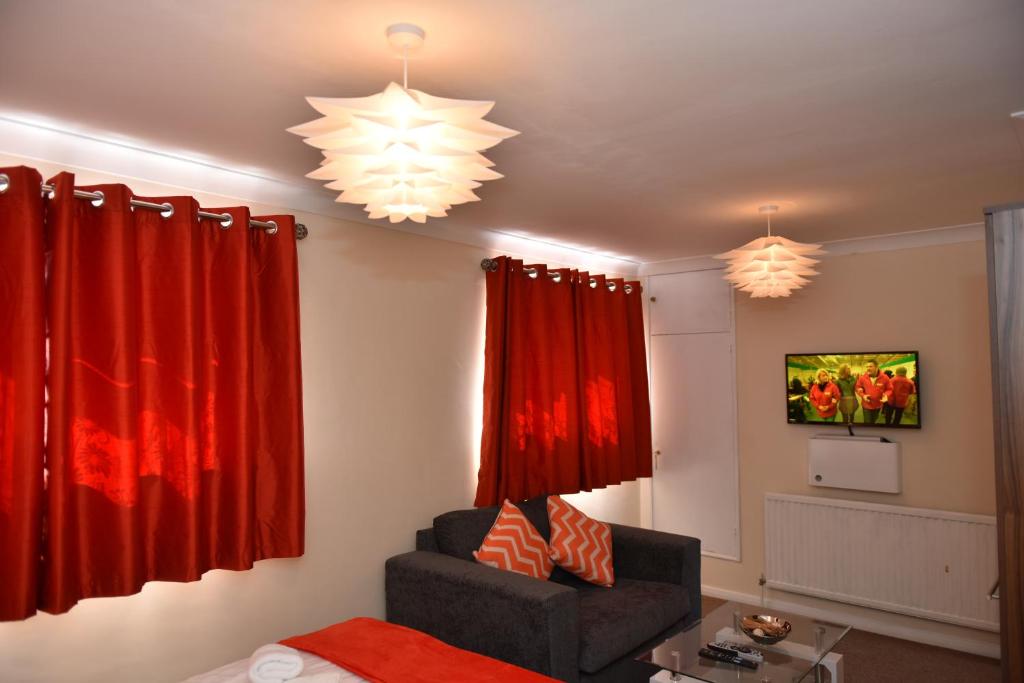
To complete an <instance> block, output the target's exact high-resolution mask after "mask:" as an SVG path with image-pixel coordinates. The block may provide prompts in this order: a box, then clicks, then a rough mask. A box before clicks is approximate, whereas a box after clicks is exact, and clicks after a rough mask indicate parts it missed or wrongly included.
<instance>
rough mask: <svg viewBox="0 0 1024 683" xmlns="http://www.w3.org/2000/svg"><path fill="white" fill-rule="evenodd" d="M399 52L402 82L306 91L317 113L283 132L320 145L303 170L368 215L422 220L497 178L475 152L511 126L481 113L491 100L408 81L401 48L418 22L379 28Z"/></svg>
mask: <svg viewBox="0 0 1024 683" xmlns="http://www.w3.org/2000/svg"><path fill="white" fill-rule="evenodd" d="M387 35H388V40H389V41H390V42H391V45H392V47H394V48H395V49H397V50H400V51H401V54H402V59H403V85H398V84H397V83H390V84H388V87H387V88H385V89H384V92H381V93H377V94H376V95H370V96H369V97H343V98H330V97H308V98H306V100H307V101H308V102H309V103H310V104H311V105H312V106H313V108H314V109H316V110H317V111H318V112H320V113H321V114H323V117H322V118H319V119H316V120H315V121H310V122H309V123H305V124H303V125H301V126H295V127H293V128H289V129H288V132H290V133H295V134H296V135H301V136H302V137H304V138H306V140H305V142H306V144H308V145H312V146H313V147H318V148H319V149H322V150H323V154H324V160H323V161H321V162H320V168H318V169H317V170H315V171H313V172H312V173H309V174H307V176H306V177H308V178H314V179H316V180H327V181H330V182H328V183H327V184H326V186H327V187H328V188H330V189H332V190H341V194H340V195H339V196H338V199H337V201H339V202H348V203H350V204H365V205H366V207H365V211H366V212H367V213H369V217H370V218H385V217H387V218H389V219H390V220H391V222H392V223H399V222H401V221H404V220H405V219H406V218H410V219H412V220H414V221H416V222H417V223H424V222H426V220H427V217H428V216H431V217H434V218H440V217H442V216H446V215H448V210H449V209H450V208H452V206H454V205H456V204H463V203H465V202H475V201H479V200H480V198H479V197H478V196H477V195H476V194H475V193H474V192H473V190H474V189H476V188H478V187H480V184H481V181H484V180H495V179H497V178H501V177H502V176H501V174H500V173H496V172H495V171H493V170H491V167H492V166H494V163H493V162H491V161H490V160H489V159H487V157H485V156H483V155H482V154H480V152H482V151H483V150H485V149H489V148H491V147H493V146H495V145H497V144H498V143H499V142H501V141H502V140H504V139H506V138H510V137H512V136H513V135H518V134H519V132H518V131H514V130H512V129H510V128H505V127H503V126H499V125H497V124H494V123H490V122H489V121H484V119H483V117H484V116H486V115H487V113H488V112H489V111H490V110H491V108H492V107H493V106H494V102H480V101H475V100H451V99H447V98H444V97H433V96H432V95H428V94H426V93H424V92H421V91H419V90H410V89H409V87H408V85H409V84H408V80H409V76H408V74H409V68H408V55H409V51H410V50H416V49H418V48H419V47H420V46H422V44H423V38H424V36H425V33H424V32H423V29H421V28H420V27H418V26H414V25H412V24H395V25H394V26H391V27H389V28H388V30H387Z"/></svg>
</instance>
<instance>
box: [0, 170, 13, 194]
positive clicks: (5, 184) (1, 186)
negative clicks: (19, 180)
mask: <svg viewBox="0 0 1024 683" xmlns="http://www.w3.org/2000/svg"><path fill="white" fill-rule="evenodd" d="M10 186H11V177H10V176H9V175H7V174H6V173H0V194H3V193H4V192H7V188H9V187H10Z"/></svg>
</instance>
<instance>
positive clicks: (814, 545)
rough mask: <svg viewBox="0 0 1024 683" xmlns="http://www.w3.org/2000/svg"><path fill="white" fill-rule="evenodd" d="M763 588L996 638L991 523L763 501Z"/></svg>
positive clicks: (836, 503)
mask: <svg viewBox="0 0 1024 683" xmlns="http://www.w3.org/2000/svg"><path fill="white" fill-rule="evenodd" d="M764 508H765V509H764V512H765V523H764V529H765V531H764V533H765V538H764V544H765V576H766V578H767V579H768V586H770V587H772V588H778V589H780V590H785V591H790V592H793V593H803V594H805V595H813V596H816V597H820V598H827V599H830V600H838V601H840V602H848V603H851V604H854V605H863V606H865V607H874V608H876V609H881V610H886V611H889V612H900V613H902V614H910V615H912V616H915V617H923V618H925V619H935V620H937V621H945V622H949V623H952V624H960V625H963V626H972V627H974V628H980V629H985V630H988V631H998V630H999V603H998V602H997V601H994V600H989V599H988V591H989V590H990V589H991V588H992V584H993V583H994V582H995V580H996V577H997V576H998V571H999V570H998V566H997V552H998V550H997V547H996V521H995V518H994V517H987V516H983V515H968V514H962V513H958V512H945V511H941V510H924V509H920V508H908V507H900V506H898V505H879V504H875V503H860V502H855V501H849V500H833V499H829V498H812V497H808V496H789V495H781V494H776V493H769V494H765V499H764Z"/></svg>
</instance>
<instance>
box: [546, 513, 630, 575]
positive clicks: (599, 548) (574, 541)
mask: <svg viewBox="0 0 1024 683" xmlns="http://www.w3.org/2000/svg"><path fill="white" fill-rule="evenodd" d="M548 521H549V522H550V523H551V540H550V544H551V559H552V560H554V561H555V564H557V565H558V566H559V567H561V568H563V569H565V570H566V571H569V572H572V573H573V574H575V575H576V576H578V577H580V578H581V579H583V580H584V581H589V582H590V583H595V584H597V585H598V586H605V587H611V586H612V585H613V584H614V583H615V570H614V568H613V566H612V529H611V527H610V526H608V525H607V524H605V523H604V522H599V521H597V520H596V519H591V518H590V517H587V516H586V515H585V514H583V513H582V512H580V511H579V510H577V509H576V508H574V507H573V506H572V505H569V504H568V503H566V502H565V501H564V500H562V499H561V498H560V497H559V496H550V497H548Z"/></svg>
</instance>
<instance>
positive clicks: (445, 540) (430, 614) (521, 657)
mask: <svg viewBox="0 0 1024 683" xmlns="http://www.w3.org/2000/svg"><path fill="white" fill-rule="evenodd" d="M546 501H547V499H546V497H540V498H534V499H531V500H528V501H525V502H523V503H518V504H517V505H518V507H519V508H520V509H521V510H522V511H523V513H524V514H525V515H526V517H527V518H528V519H529V520H530V522H531V523H532V524H533V525H534V526H535V527H536V528H537V530H538V531H539V532H540V533H541V534H542V535H543V536H544V538H545V539H549V538H550V536H551V530H550V526H549V524H548V517H547V505H546ZM497 515H498V508H497V507H490V508H481V509H477V510H456V511H454V512H447V513H445V514H443V515H440V516H439V517H436V518H435V519H434V525H433V527H432V528H430V529H422V530H420V531H417V532H416V551H414V552H409V553H405V554H402V555H396V556H395V557H392V558H390V559H389V560H388V561H387V563H386V565H385V584H386V595H387V619H388V621H390V622H393V623H396V624H402V625H404V626H409V627H411V628H415V629H418V630H420V631H424V632H426V633H429V634H431V635H433V636H435V637H437V638H440V639H441V640H443V641H445V642H447V643H449V644H451V645H455V646H457V647H461V648H464V649H467V650H471V651H473V652H479V653H481V654H485V655H488V656H491V657H495V658H497V659H501V660H504V661H506V662H511V663H513V664H517V665H519V666H522V667H525V668H527V669H532V670H534V671H538V672H540V673H543V674H547V675H549V676H551V677H553V678H557V679H560V680H564V681H570V682H575V681H581V682H587V683H597V682H600V683H605V682H609V683H610V682H613V681H614V682H616V683H620V682H621V683H632V682H633V681H636V682H637V683H640V682H641V681H643V682H644V683H646V681H647V680H648V679H649V678H650V676H651V675H653V673H654V672H656V671H657V669H656V668H654V667H652V666H651V665H650V664H646V663H643V662H636V661H634V659H633V657H634V656H635V655H636V654H637V653H638V652H641V651H642V650H643V649H644V648H645V646H648V645H650V644H655V643H658V642H660V641H661V640H663V639H664V638H667V637H668V636H669V635H672V634H673V633H675V632H676V631H678V630H680V629H681V628H683V627H684V626H686V625H687V624H690V623H692V622H694V621H696V620H697V619H699V618H700V541H699V540H697V539H695V538H689V537H686V536H677V535H675V534H667V533H662V532H657V531H649V530H646V529H638V528H635V527H628V526H620V525H617V524H612V525H611V527H612V554H613V556H614V563H615V586H614V587H612V588H602V587H600V586H594V585H592V584H589V583H586V582H584V581H581V580H579V579H577V578H576V577H575V576H572V575H571V574H569V573H567V572H565V571H562V570H561V569H560V568H557V567H556V568H555V573H554V574H553V575H552V577H551V579H550V580H549V581H541V580H538V579H533V578H530V577H528V576H523V575H521V574H515V573H513V572H508V571H502V570H500V569H494V568H492V567H488V566H485V565H482V564H479V563H477V562H476V561H475V560H474V559H473V554H472V553H473V551H474V550H476V549H477V548H478V547H479V546H480V544H481V543H482V542H483V539H484V536H486V535H487V532H488V530H489V529H490V528H491V525H492V524H493V523H494V520H495V519H496V518H497Z"/></svg>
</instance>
